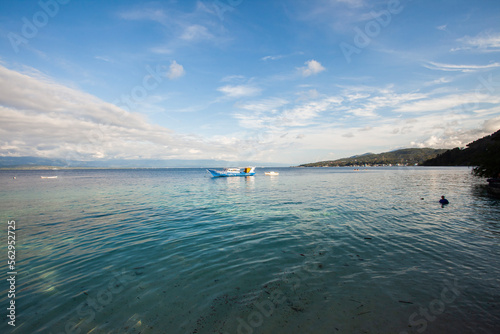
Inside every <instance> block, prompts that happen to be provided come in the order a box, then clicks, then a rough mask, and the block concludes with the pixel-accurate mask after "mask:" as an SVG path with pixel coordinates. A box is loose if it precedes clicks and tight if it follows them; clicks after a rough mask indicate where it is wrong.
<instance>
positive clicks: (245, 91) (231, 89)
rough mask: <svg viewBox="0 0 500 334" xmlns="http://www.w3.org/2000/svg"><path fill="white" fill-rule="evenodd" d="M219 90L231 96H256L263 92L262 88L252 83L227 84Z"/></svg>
mask: <svg viewBox="0 0 500 334" xmlns="http://www.w3.org/2000/svg"><path fill="white" fill-rule="evenodd" d="M217 90H218V91H219V92H222V93H224V94H225V95H226V96H227V97H231V98H240V97H247V96H255V95H257V94H259V93H260V92H261V89H260V88H258V87H255V86H251V85H226V86H222V87H219V88H217Z"/></svg>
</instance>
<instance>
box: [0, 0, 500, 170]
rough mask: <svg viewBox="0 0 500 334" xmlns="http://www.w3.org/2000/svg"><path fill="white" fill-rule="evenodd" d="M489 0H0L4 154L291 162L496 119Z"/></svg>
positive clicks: (473, 127)
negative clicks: (0, 0)
mask: <svg viewBox="0 0 500 334" xmlns="http://www.w3.org/2000/svg"><path fill="white" fill-rule="evenodd" d="M498 22H500V2H498V1H486V0H481V1H474V2H473V1H465V0H458V1H451V0H450V1H430V0H420V1H419V0H412V1H410V0H400V1H398V0H384V1H368V0H317V1H298V0H296V1H294V0H275V1H264V0H262V1H260V0H256V1H250V0H215V1H212V0H204V1H201V0H200V1H126V0H125V1H76V0H41V1H2V2H1V3H0V35H1V37H2V38H1V40H0V156H39V157H48V158H68V159H78V160H88V159H111V158H121V159H223V160H230V161H258V162H266V163H277V162H280V163H287V164H299V163H306V162H314V161H320V160H328V159H337V158H342V157H346V156H350V155H355V154H362V153H365V152H376V153H378V152H383V151H388V150H394V149H398V148H404V147H435V148H452V147H456V146H465V144H467V143H468V142H470V141H472V140H475V139H477V138H480V137H482V136H484V135H487V134H491V133H493V132H494V131H496V130H498V129H500V24H499V23H498Z"/></svg>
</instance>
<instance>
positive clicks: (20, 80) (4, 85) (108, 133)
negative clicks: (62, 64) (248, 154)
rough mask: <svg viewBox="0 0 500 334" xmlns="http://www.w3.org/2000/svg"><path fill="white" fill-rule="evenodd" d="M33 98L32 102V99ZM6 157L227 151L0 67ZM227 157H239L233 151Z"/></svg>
mask: <svg viewBox="0 0 500 334" xmlns="http://www.w3.org/2000/svg"><path fill="white" fill-rule="evenodd" d="M27 97H29V98H27ZM0 123H1V124H2V128H1V129H0V133H1V138H2V140H1V141H0V146H1V151H0V154H1V155H10V156H41V157H50V158H64V157H69V158H71V159H81V160H85V159H99V158H144V159H147V158H196V159H198V158H199V157H200V154H199V153H197V154H192V153H190V152H194V151H193V150H201V151H203V152H204V154H205V157H214V156H217V154H218V153H220V152H221V146H220V145H219V146H216V147H217V148H214V146H211V145H210V144H208V143H206V140H202V139H200V138H196V137H192V136H185V135H179V134H176V133H174V132H173V131H171V130H169V129H167V128H164V127H161V126H158V125H154V124H151V123H149V122H148V121H147V120H146V118H145V117H143V116H142V115H140V114H137V113H131V112H127V111H125V110H123V109H121V108H118V107H117V106H115V105H112V104H110V103H107V102H104V101H102V100H100V99H98V98H96V97H95V96H92V95H90V94H87V93H85V92H82V91H79V90H76V89H73V88H68V87H66V86H64V85H61V84H59V83H57V82H55V81H53V80H51V79H50V78H47V77H45V76H40V75H37V72H36V71H32V72H31V73H29V74H25V73H20V72H16V71H13V70H10V69H7V68H5V67H3V66H0ZM225 149H226V150H227V151H226V153H231V154H233V156H234V157H236V156H237V154H238V152H237V151H235V150H234V149H232V148H230V147H226V148H225Z"/></svg>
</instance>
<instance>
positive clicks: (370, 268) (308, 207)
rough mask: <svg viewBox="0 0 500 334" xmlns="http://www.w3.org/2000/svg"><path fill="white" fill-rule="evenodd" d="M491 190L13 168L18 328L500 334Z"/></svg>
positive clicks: (305, 176)
mask: <svg viewBox="0 0 500 334" xmlns="http://www.w3.org/2000/svg"><path fill="white" fill-rule="evenodd" d="M270 170H274V171H276V172H279V175H278V176H266V175H265V174H264V172H266V171H270ZM41 176H57V178H41ZM486 185H487V183H486V181H485V179H482V178H478V177H475V176H473V175H472V174H471V170H470V169H469V168H464V167H367V168H364V167H359V168H358V167H356V168H353V167H345V168H272V169H271V168H257V169H256V175H255V176H251V177H232V178H212V177H211V176H210V175H209V174H208V173H207V172H206V170H205V169H202V168H183V169H175V168H165V169H103V170H97V169H95V170H94V169H87V170H77V169H60V170H2V171H0V219H1V224H0V226H1V230H2V231H1V239H0V242H1V247H0V253H1V259H2V261H1V266H0V270H1V272H0V278H1V283H0V306H1V307H0V319H1V320H0V333H29V334H31V333H54V334H60V333H131V334H132V333H142V334H146V333H182V334H184V333H224V334H229V333H231V334H232V333H245V334H251V333H383V334H388V333H397V334H405V333H481V334H483V333H492V334H493V333H500V199H499V198H497V197H494V196H492V195H491V194H490V193H489V192H488V189H487V186H486ZM443 195H444V196H446V198H447V199H448V200H449V204H448V205H441V204H440V203H439V199H440V198H441V196H443ZM9 226H14V228H15V229H13V228H12V227H9ZM12 241H15V244H14V243H12ZM9 246H11V247H10V248H9ZM9 251H10V252H9ZM9 261H10V265H9Z"/></svg>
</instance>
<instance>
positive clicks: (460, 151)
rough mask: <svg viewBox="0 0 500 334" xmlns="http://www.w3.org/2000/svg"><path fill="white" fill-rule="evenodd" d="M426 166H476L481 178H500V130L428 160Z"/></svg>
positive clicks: (475, 169)
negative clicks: (499, 176)
mask: <svg viewBox="0 0 500 334" xmlns="http://www.w3.org/2000/svg"><path fill="white" fill-rule="evenodd" d="M423 165H424V166H475V168H474V172H475V173H476V174H478V175H481V176H495V177H496V176H498V175H499V173H500V130H498V131H497V132H495V133H493V134H491V135H489V136H486V137H483V138H481V139H478V140H476V141H473V142H472V143H469V144H467V147H466V148H458V147H456V148H454V149H452V150H448V151H446V152H443V153H442V154H440V155H438V156H437V157H434V158H432V159H428V160H426V161H425V162H424V163H423Z"/></svg>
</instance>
